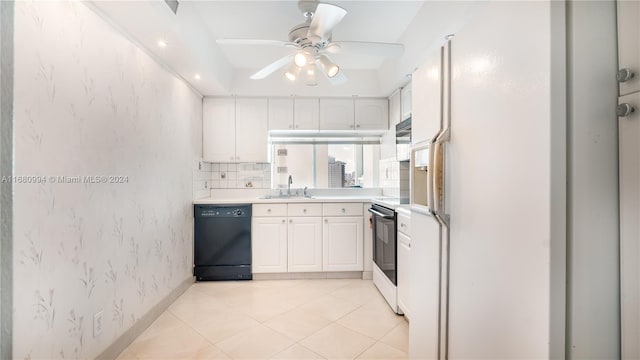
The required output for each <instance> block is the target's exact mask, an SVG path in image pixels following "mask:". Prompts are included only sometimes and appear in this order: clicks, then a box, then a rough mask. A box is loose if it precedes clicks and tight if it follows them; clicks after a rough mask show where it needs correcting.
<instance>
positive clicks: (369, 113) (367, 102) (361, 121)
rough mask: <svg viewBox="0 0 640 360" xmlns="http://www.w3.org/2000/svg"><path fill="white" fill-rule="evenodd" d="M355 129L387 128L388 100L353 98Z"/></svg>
mask: <svg viewBox="0 0 640 360" xmlns="http://www.w3.org/2000/svg"><path fill="white" fill-rule="evenodd" d="M354 106H355V111H354V113H355V123H356V130H389V100H387V99H355V100H354Z"/></svg>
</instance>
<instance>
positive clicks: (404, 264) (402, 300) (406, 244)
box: [396, 232, 411, 318]
mask: <svg viewBox="0 0 640 360" xmlns="http://www.w3.org/2000/svg"><path fill="white" fill-rule="evenodd" d="M410 256H411V239H410V238H409V237H408V236H407V235H405V234H403V233H401V232H398V263H397V264H396V271H397V275H398V281H397V283H398V306H399V307H400V309H402V312H403V313H404V315H405V316H406V317H407V318H410V317H411V316H410V311H411V310H410V309H409V261H410V260H409V259H410Z"/></svg>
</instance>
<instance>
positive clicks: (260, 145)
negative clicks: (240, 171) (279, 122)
mask: <svg viewBox="0 0 640 360" xmlns="http://www.w3.org/2000/svg"><path fill="white" fill-rule="evenodd" d="M267 111H268V106H267V99H264V98H263V99H257V98H255V99H240V98H239V99H236V135H235V136H236V158H235V161H236V162H269V152H268V144H267V142H268V126H267V124H268V123H267V121H268V120H267Z"/></svg>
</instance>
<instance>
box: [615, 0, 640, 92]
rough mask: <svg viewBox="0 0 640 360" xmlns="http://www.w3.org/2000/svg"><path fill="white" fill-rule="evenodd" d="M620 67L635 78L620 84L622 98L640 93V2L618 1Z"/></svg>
mask: <svg viewBox="0 0 640 360" xmlns="http://www.w3.org/2000/svg"><path fill="white" fill-rule="evenodd" d="M616 3H617V5H618V66H619V69H629V70H631V72H633V73H634V76H633V77H632V78H631V79H629V80H627V81H624V82H620V96H623V95H626V94H631V93H633V92H636V91H640V2H638V1H617V2H616Z"/></svg>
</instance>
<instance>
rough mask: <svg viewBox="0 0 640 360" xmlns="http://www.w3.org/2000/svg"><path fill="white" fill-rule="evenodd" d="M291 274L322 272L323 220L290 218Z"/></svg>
mask: <svg viewBox="0 0 640 360" xmlns="http://www.w3.org/2000/svg"><path fill="white" fill-rule="evenodd" d="M288 239H289V249H288V250H289V257H288V259H289V260H288V264H289V265H288V268H289V272H308V271H315V272H320V271H322V218H320V217H292V218H289V230H288Z"/></svg>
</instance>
